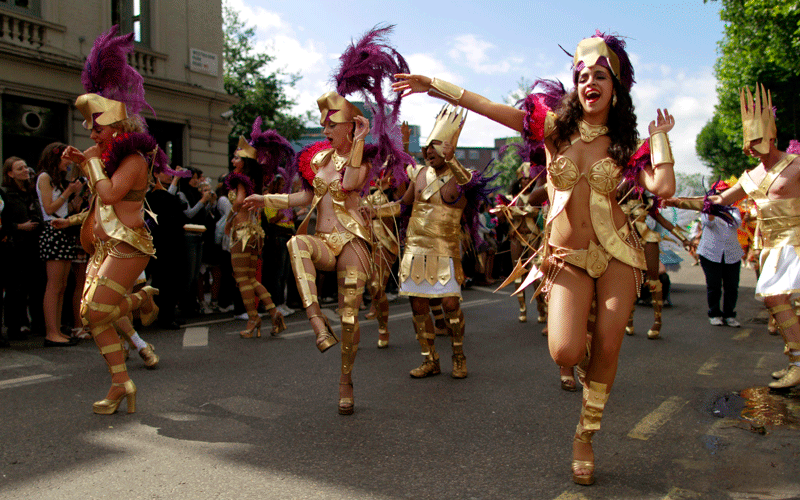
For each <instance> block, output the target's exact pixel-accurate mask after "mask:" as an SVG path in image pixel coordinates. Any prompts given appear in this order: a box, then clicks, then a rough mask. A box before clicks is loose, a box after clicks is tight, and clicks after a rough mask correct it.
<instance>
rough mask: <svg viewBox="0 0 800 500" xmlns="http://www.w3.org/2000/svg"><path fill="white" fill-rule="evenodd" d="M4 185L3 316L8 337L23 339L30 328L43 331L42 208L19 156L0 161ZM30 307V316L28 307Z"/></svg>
mask: <svg viewBox="0 0 800 500" xmlns="http://www.w3.org/2000/svg"><path fill="white" fill-rule="evenodd" d="M3 187H4V188H5V189H6V199H5V208H4V209H3V227H4V229H5V231H6V234H7V236H8V238H9V242H8V246H7V250H8V255H7V257H8V258H7V260H5V262H6V263H8V264H11V265H7V266H6V269H5V270H4V273H3V274H5V275H6V276H5V279H6V301H5V318H6V326H7V327H8V337H9V339H11V340H22V339H24V338H25V337H26V332H28V331H30V330H31V328H32V329H33V330H34V331H36V332H37V333H44V322H43V318H44V313H43V311H42V303H43V295H42V292H43V291H44V290H43V286H44V279H45V277H44V266H43V265H42V262H41V261H40V260H39V252H38V249H39V232H40V231H41V227H42V211H41V208H39V202H38V201H37V199H36V190H35V189H34V187H33V185H32V184H31V173H30V170H29V169H28V165H27V163H25V160H23V159H22V158H19V157H16V156H11V157H9V158H7V159H6V161H5V162H4V163H3ZM29 309H30V320H29V319H28V310H29Z"/></svg>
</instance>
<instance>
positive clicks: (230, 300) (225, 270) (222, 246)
mask: <svg viewBox="0 0 800 500" xmlns="http://www.w3.org/2000/svg"><path fill="white" fill-rule="evenodd" d="M224 180H225V176H221V177H220V178H219V181H218V184H217V190H216V192H217V206H216V209H215V210H216V212H217V213H218V214H219V219H217V222H216V225H215V227H214V244H215V245H217V246H218V247H219V252H220V260H219V280H218V281H219V294H218V296H217V306H218V307H219V312H230V311H231V310H233V311H234V314H245V315H246V314H247V313H246V312H245V309H244V304H243V303H242V296H241V294H239V290H238V288H237V287H236V281H235V280H234V279H233V266H232V265H231V237H230V235H228V234H225V223H226V222H227V221H228V214H229V213H230V211H231V207H232V206H233V205H232V203H231V200H230V198H228V187H227V186H225V182H224ZM212 295H213V292H212Z"/></svg>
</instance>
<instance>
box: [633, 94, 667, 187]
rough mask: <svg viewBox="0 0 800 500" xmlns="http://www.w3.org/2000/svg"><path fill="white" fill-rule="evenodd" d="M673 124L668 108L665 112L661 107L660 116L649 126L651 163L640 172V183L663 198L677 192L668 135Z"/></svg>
mask: <svg viewBox="0 0 800 500" xmlns="http://www.w3.org/2000/svg"><path fill="white" fill-rule="evenodd" d="M673 126H675V118H673V117H672V115H670V114H669V112H668V111H667V110H666V109H664V110H663V112H662V110H660V109H659V110H658V116H657V117H656V119H655V120H653V121H651V122H650V126H649V131H650V158H651V165H650V167H649V168H645V169H644V170H642V172H641V173H640V174H639V183H640V184H641V185H642V186H644V188H645V189H647V190H648V191H650V192H651V193H653V194H655V195H656V196H659V197H661V198H669V197H670V196H672V195H674V194H675V171H674V166H675V159H674V158H673V157H672V149H671V147H670V145H669V138H668V137H667V132H669V131H670V130H672V127H673Z"/></svg>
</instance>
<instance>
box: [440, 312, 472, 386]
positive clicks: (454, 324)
mask: <svg viewBox="0 0 800 500" xmlns="http://www.w3.org/2000/svg"><path fill="white" fill-rule="evenodd" d="M445 314H446V316H447V323H448V327H449V328H450V339H451V341H452V344H453V371H452V372H451V373H450V376H451V377H453V378H466V377H467V358H466V357H465V356H464V313H462V312H461V309H460V308H459V309H456V310H455V311H448V312H447V313H445Z"/></svg>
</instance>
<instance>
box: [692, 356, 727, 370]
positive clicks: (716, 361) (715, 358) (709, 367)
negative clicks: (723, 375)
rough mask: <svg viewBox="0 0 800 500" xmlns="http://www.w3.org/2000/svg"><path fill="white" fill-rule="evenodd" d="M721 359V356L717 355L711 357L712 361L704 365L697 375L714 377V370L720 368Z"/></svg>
mask: <svg viewBox="0 0 800 500" xmlns="http://www.w3.org/2000/svg"><path fill="white" fill-rule="evenodd" d="M721 358H722V355H721V354H715V355H714V356H712V357H711V359H709V360H708V361H706V362H705V363H703V366H701V367H700V369H699V370H697V374H698V375H713V374H714V368H716V367H717V366H719V362H720V359H721Z"/></svg>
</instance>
